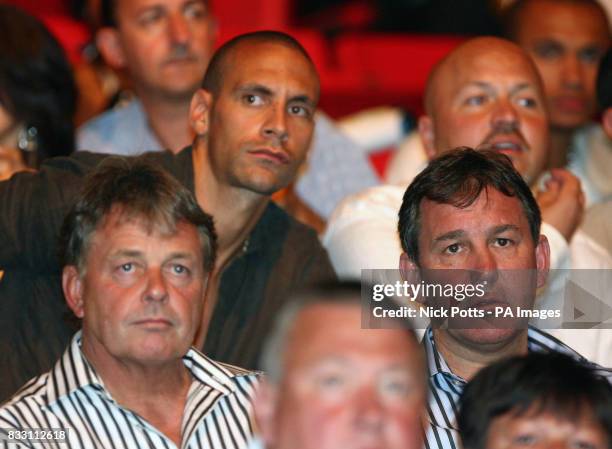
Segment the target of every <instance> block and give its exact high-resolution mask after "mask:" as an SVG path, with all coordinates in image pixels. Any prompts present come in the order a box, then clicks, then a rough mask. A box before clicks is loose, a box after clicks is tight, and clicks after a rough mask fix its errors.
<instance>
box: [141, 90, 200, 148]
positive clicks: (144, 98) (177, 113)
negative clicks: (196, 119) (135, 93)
mask: <svg viewBox="0 0 612 449" xmlns="http://www.w3.org/2000/svg"><path fill="white" fill-rule="evenodd" d="M139 99H140V101H141V102H142V107H143V109H144V112H145V115H146V117H147V122H148V124H149V127H150V128H151V130H152V131H153V134H154V135H155V137H156V138H157V140H158V141H159V143H160V144H161V146H162V148H164V149H170V150H172V152H174V153H177V152H179V151H180V150H182V149H183V148H185V147H186V146H187V145H189V144H191V142H192V141H193V132H192V130H191V127H190V126H189V105H190V98H184V99H180V98H174V99H170V98H166V97H163V96H161V95H146V94H143V93H140V95H139Z"/></svg>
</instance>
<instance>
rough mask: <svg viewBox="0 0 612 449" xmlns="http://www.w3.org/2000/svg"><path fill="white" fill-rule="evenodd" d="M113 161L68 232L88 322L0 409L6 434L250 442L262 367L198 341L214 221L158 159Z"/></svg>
mask: <svg viewBox="0 0 612 449" xmlns="http://www.w3.org/2000/svg"><path fill="white" fill-rule="evenodd" d="M106 162H110V163H104V164H103V166H102V167H100V168H99V169H97V170H96V171H94V172H93V173H92V174H91V175H90V176H89V178H88V180H87V182H86V184H85V186H84V189H83V191H82V193H81V194H80V197H79V198H78V201H77V203H76V205H75V206H74V207H73V208H72V209H71V211H70V213H69V215H68V216H67V218H66V220H65V222H64V226H63V229H62V241H63V259H64V264H63V265H64V269H63V276H62V286H63V290H64V295H65V297H66V303H67V304H68V307H69V308H70V309H71V310H72V311H73V312H74V314H75V315H76V317H77V318H78V319H80V320H82V330H81V331H79V332H77V333H76V335H75V336H74V337H73V339H72V342H71V343H70V345H69V346H68V348H67V349H66V351H65V353H64V355H63V356H62V357H61V358H60V359H59V360H58V362H57V363H56V365H55V366H54V367H53V368H52V369H51V370H50V371H49V372H47V373H46V374H43V375H41V376H38V377H35V378H34V379H32V380H31V381H29V382H28V383H27V384H26V385H25V386H24V387H23V388H22V389H21V390H20V391H19V392H18V393H17V394H16V395H15V396H14V397H13V398H12V399H10V400H9V402H8V403H6V404H5V405H4V406H3V407H2V408H0V428H1V430H0V440H2V442H3V444H4V443H6V442H8V443H9V447H13V444H11V443H14V445H15V446H16V447H32V445H33V444H37V443H44V444H45V445H46V446H45V447H49V446H50V447H56V445H59V444H67V447H69V448H87V449H96V448H121V449H128V448H129V449H137V448H142V447H167V448H174V447H181V448H209V447H225V448H235V449H237V448H246V447H247V446H248V444H249V443H250V441H251V429H252V424H251V408H252V407H251V395H252V393H253V390H254V387H255V385H256V383H257V378H256V376H255V375H254V374H253V373H251V372H248V371H245V370H242V369H239V368H235V367H231V366H228V365H224V364H221V363H218V362H215V361H213V360H210V359H209V358H207V357H205V356H204V355H203V354H201V353H200V352H199V351H198V350H197V349H196V348H194V347H192V346H191V345H192V343H193V341H194V338H195V335H196V331H197V329H198V326H199V325H200V316H201V311H202V307H204V297H205V291H206V284H207V282H208V277H209V274H210V272H211V270H212V268H213V266H214V260H215V250H216V236H215V232H214V229H213V222H212V218H211V217H210V216H209V215H208V214H206V213H204V212H203V211H202V210H201V209H200V207H199V206H198V204H197V202H196V200H195V198H194V196H193V195H192V194H191V193H190V192H189V191H188V190H187V188H185V187H184V186H182V185H181V184H180V183H179V182H178V181H177V180H176V179H174V178H173V177H172V176H170V175H169V174H167V173H166V172H164V171H163V170H161V169H159V168H157V167H155V166H154V165H151V163H150V162H149V163H147V162H146V161H144V160H141V158H138V159H134V160H128V159H116V160H114V161H106ZM41 439H44V441H42V440H41Z"/></svg>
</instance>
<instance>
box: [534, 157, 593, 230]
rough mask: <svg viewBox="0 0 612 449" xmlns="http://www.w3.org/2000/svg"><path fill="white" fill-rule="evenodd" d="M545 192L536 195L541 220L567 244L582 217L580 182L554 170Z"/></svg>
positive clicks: (559, 170) (582, 195)
mask: <svg viewBox="0 0 612 449" xmlns="http://www.w3.org/2000/svg"><path fill="white" fill-rule="evenodd" d="M550 174H551V176H550V178H549V179H548V180H547V181H546V183H545V190H541V191H539V192H537V193H536V201H537V202H538V206H540V211H541V212H542V220H543V221H544V222H546V223H548V224H550V225H552V226H554V227H555V228H556V229H557V230H558V231H559V232H560V233H561V234H562V235H563V236H564V237H565V239H566V240H567V241H568V242H569V241H570V239H571V238H572V236H573V235H574V232H576V229H577V228H578V225H580V222H581V221H582V217H583V215H584V203H585V199H584V193H583V192H582V186H581V184H580V180H579V179H578V178H577V177H576V176H574V175H573V174H572V173H570V172H569V171H568V170H565V169H562V168H554V169H552V170H551V172H550Z"/></svg>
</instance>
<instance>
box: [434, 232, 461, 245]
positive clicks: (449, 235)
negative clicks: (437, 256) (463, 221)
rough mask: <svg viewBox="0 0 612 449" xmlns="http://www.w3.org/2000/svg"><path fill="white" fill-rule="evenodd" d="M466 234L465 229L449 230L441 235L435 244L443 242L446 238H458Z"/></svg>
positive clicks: (435, 240)
mask: <svg viewBox="0 0 612 449" xmlns="http://www.w3.org/2000/svg"><path fill="white" fill-rule="evenodd" d="M463 236H465V231H464V230H462V229H456V230H454V231H450V232H447V233H446V234H442V235H439V236H438V237H436V238H435V239H434V241H433V244H436V243H439V242H443V241H446V240H456V239H458V238H460V237H463Z"/></svg>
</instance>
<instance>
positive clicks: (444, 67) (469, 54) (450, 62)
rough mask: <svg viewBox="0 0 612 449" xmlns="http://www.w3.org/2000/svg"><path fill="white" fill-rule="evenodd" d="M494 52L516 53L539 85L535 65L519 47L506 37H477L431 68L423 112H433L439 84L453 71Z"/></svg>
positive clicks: (445, 81)
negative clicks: (531, 70)
mask: <svg viewBox="0 0 612 449" xmlns="http://www.w3.org/2000/svg"><path fill="white" fill-rule="evenodd" d="M495 53H497V54H505V55H517V56H519V57H520V58H523V59H524V60H525V61H526V62H527V64H528V65H529V66H530V67H532V69H533V73H534V76H535V78H536V80H537V83H538V84H539V85H540V86H541V80H540V77H539V75H538V71H537V69H536V67H535V65H534V64H533V62H532V61H531V58H529V56H528V55H527V54H526V53H525V51H524V50H523V49H522V48H521V47H519V46H518V45H516V44H515V43H513V42H511V41H509V40H507V39H501V38H498V37H488V36H487V37H477V38H474V39H470V40H468V41H466V42H464V43H462V44H461V45H459V46H458V47H457V48H455V49H454V50H453V51H451V52H450V53H449V54H448V55H446V56H445V57H444V58H443V59H441V60H440V61H439V62H438V63H437V64H436V65H435V66H434V68H433V69H432V70H431V72H430V73H429V77H428V78H427V83H426V85H425V95H424V103H425V113H426V114H427V115H429V116H432V115H434V114H435V98H436V95H437V91H438V89H439V87H440V85H442V84H444V83H447V82H448V80H449V79H450V78H449V77H453V76H454V74H455V73H457V72H458V71H459V70H461V68H462V66H465V65H467V64H469V62H470V61H471V60H473V59H474V58H477V57H482V56H483V55H486V54H495Z"/></svg>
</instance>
